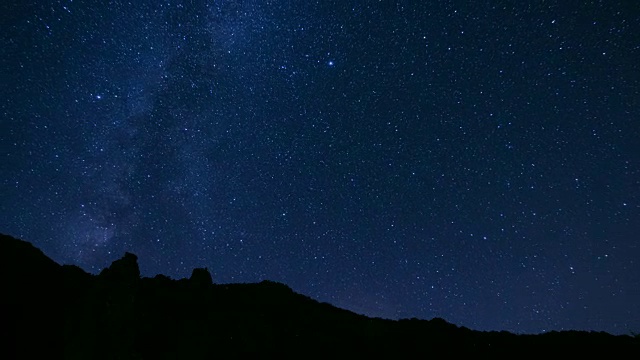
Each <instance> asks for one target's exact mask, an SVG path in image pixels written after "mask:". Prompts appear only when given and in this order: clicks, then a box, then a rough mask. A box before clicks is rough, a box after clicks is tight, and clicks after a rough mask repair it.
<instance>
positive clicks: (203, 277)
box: [189, 268, 213, 287]
mask: <svg viewBox="0 0 640 360" xmlns="http://www.w3.org/2000/svg"><path fill="white" fill-rule="evenodd" d="M189 281H191V283H192V284H194V285H196V286H198V287H206V286H211V284H213V280H212V279H211V274H210V273H209V269H207V268H195V269H193V272H192V273H191V277H190V278H189Z"/></svg>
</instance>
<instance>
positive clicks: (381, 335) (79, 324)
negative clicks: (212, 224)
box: [0, 235, 640, 359]
mask: <svg viewBox="0 0 640 360" xmlns="http://www.w3.org/2000/svg"><path fill="white" fill-rule="evenodd" d="M0 277H1V279H0V280H1V284H2V295H0V299H1V300H0V329H1V330H2V333H1V334H2V343H0V345H2V347H1V349H0V358H2V359H31V358H43V357H46V358H47V359H211V358H216V357H223V358H229V357H247V356H249V357H260V358H265V357H267V358H272V357H296V358H326V357H332V358H335V357H338V358H344V357H357V358H365V357H375V358H380V357H393V358H398V357H412V358H413V357H433V356H443V355H444V356H454V355H457V354H466V355H469V354H471V355H509V356H514V355H516V356H518V355H519V356H523V355H524V356H531V355H532V354H539V355H550V354H554V353H556V352H557V351H563V352H567V354H574V355H575V354H577V353H585V354H586V353H603V352H604V351H606V352H607V354H609V355H611V354H614V353H619V354H633V353H635V354H640V340H639V339H638V338H635V337H631V336H625V335H621V336H613V335H611V334H607V333H603V332H585V331H565V332H550V333H546V334H541V335H515V334H511V333H508V332H504V331H503V332H480V331H473V330H470V329H467V328H464V327H458V326H456V325H453V324H450V323H447V322H446V321H445V320H443V319H438V318H436V319H432V320H418V319H405V320H397V321H396V320H386V319H379V318H368V317H366V316H363V315H358V314H355V313H353V312H350V311H347V310H343V309H339V308H336V307H334V306H332V305H330V304H327V303H320V302H317V301H315V300H313V299H311V298H309V297H307V296H304V295H301V294H297V293H295V292H294V291H292V290H291V289H290V288H289V287H288V286H286V285H284V284H280V283H276V282H272V281H263V282H261V283H256V284H215V283H213V282H212V278H211V274H210V273H209V271H208V270H207V269H194V270H193V273H192V275H191V277H190V278H189V279H181V280H172V279H170V278H168V277H166V276H164V275H157V276H155V277H153V278H141V277H140V270H139V268H138V263H137V257H136V255H134V254H131V253H126V254H124V256H123V257H122V258H121V259H119V260H116V261H114V262H113V263H112V264H111V266H110V267H108V268H106V269H104V270H103V271H102V272H101V273H100V274H99V275H91V274H88V273H86V272H85V271H83V270H82V269H80V268H78V267H76V266H68V265H63V266H61V265H59V264H57V263H56V262H54V261H53V260H51V259H50V258H48V257H47V256H46V255H45V254H44V253H43V252H42V251H40V250H39V249H37V248H36V247H34V246H33V245H31V244H30V243H28V242H25V241H22V240H18V239H15V238H13V237H11V236H7V235H0ZM632 357H633V356H632Z"/></svg>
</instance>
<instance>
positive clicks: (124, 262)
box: [100, 252, 140, 282]
mask: <svg viewBox="0 0 640 360" xmlns="http://www.w3.org/2000/svg"><path fill="white" fill-rule="evenodd" d="M100 278H103V279H107V280H113V281H124V282H129V281H134V280H138V279H140V268H139V267H138V257H137V256H136V255H134V254H132V253H129V252H127V253H125V254H124V256H123V257H122V258H120V259H118V260H116V261H114V262H113V263H111V266H109V267H108V268H106V269H104V270H102V272H100Z"/></svg>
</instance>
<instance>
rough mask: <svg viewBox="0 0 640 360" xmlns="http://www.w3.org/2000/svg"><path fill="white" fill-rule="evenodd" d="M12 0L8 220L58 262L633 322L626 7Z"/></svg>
mask: <svg viewBox="0 0 640 360" xmlns="http://www.w3.org/2000/svg"><path fill="white" fill-rule="evenodd" d="M527 3H531V4H533V3H535V4H533V5H527ZM0 14H2V15H0V17H1V19H2V21H1V23H2V32H1V34H0V39H1V45H2V46H1V50H0V52H1V54H2V56H1V61H2V62H1V67H0V71H1V72H0V75H1V82H0V84H1V85H0V86H1V87H0V113H1V114H2V116H1V117H0V144H1V145H0V146H1V153H0V155H1V156H2V158H1V159H0V180H1V183H0V186H1V188H0V192H1V197H0V214H1V215H2V216H1V217H0V232H3V233H7V234H10V235H13V236H16V237H20V238H22V239H25V240H28V241H31V242H33V243H34V244H35V245H36V246H38V247H40V248H42V249H43V250H44V252H45V253H46V254H47V255H49V256H51V257H52V258H53V259H54V260H56V261H58V262H60V263H69V264H77V265H79V266H81V267H83V268H84V269H86V270H87V271H90V272H93V273H96V272H98V271H100V270H101V269H102V268H104V267H105V266H108V265H109V264H110V263H111V261H113V260H115V259H117V258H119V257H120V256H122V254H123V253H124V252H125V251H130V252H133V253H135V254H137V255H138V256H139V258H140V259H139V262H140V267H141V271H142V273H143V275H146V276H153V275H155V274H157V273H164V274H166V275H169V276H171V277H173V278H182V277H186V276H189V275H190V273H191V269H192V268H194V267H208V268H209V269H210V271H211V272H212V274H213V277H214V281H215V282H218V283H229V282H256V281H260V280H263V279H270V280H275V281H280V282H284V283H286V284H288V285H289V286H291V287H292V288H293V289H294V290H295V291H297V292H300V293H303V294H306V295H309V296H311V297H313V298H315V299H318V300H320V301H326V302H329V303H332V304H334V305H336V306H339V307H343V308H346V309H350V310H353V311H356V312H358V313H363V314H366V315H370V316H379V317H386V318H404V317H418V318H426V319H429V318H432V317H442V318H444V319H446V320H448V321H450V322H453V323H455V324H457V325H464V326H467V327H469V328H472V329H479V330H508V331H514V332H526V333H538V332H541V331H548V330H561V329H578V330H597V331H600V330H604V331H608V332H613V333H629V331H635V332H640V235H639V234H640V101H639V100H640V65H639V64H640V35H639V34H640V7H638V6H637V4H634V2H633V1H544V2H542V1H538V2H523V1H477V2H476V1H473V2H471V1H325V0H322V1H277V0H273V1H257V0H247V1H200V0H191V1H180V0H175V1H167V2H163V1H156V0H143V1H131V2H130V3H129V2H126V1H110V2H106V1H104V2H103V1H80V0H75V1H71V0H62V1H38V2H37V3H34V2H29V1H18V0H11V1H9V2H3V5H1V8H0Z"/></svg>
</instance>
